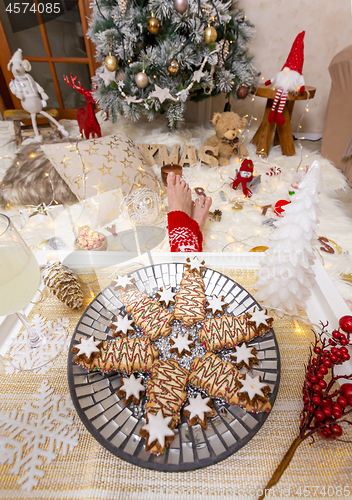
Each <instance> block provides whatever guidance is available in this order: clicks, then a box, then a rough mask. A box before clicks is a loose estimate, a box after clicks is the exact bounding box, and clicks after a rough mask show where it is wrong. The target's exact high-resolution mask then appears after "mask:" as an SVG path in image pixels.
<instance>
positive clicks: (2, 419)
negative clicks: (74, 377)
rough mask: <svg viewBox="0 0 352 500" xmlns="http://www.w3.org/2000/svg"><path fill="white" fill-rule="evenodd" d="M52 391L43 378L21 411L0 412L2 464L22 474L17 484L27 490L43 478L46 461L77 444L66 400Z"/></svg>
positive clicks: (48, 461)
mask: <svg viewBox="0 0 352 500" xmlns="http://www.w3.org/2000/svg"><path fill="white" fill-rule="evenodd" d="M53 392H54V389H52V388H51V387H50V385H49V383H48V381H47V380H44V381H43V382H42V384H41V386H40V388H39V390H38V392H37V393H36V394H34V395H33V400H32V401H31V402H27V403H25V404H24V405H23V406H22V410H20V411H17V410H12V411H11V412H10V413H6V412H1V413H0V432H1V434H0V463H1V464H6V465H9V466H11V468H10V470H9V472H10V474H14V475H20V476H19V478H18V484H19V485H21V487H22V489H24V490H26V491H28V492H29V491H31V490H32V488H34V487H35V486H37V484H38V482H39V480H40V479H41V478H42V477H44V475H45V470H44V469H43V468H42V467H43V465H44V464H45V465H46V464H50V463H51V462H52V461H53V460H54V459H55V458H56V457H57V454H58V453H60V455H66V454H67V452H68V451H72V450H73V449H74V447H75V446H77V444H78V435H77V432H78V430H77V428H76V427H75V426H74V425H73V417H72V416H70V410H69V406H68V404H67V401H66V400H65V399H64V398H63V397H62V396H60V395H54V396H52V395H53ZM66 399H67V398H66Z"/></svg>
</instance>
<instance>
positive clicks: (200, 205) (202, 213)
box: [192, 196, 213, 231]
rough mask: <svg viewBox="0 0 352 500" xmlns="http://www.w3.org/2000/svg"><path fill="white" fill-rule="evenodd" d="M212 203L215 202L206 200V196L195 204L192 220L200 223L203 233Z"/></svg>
mask: <svg viewBox="0 0 352 500" xmlns="http://www.w3.org/2000/svg"><path fill="white" fill-rule="evenodd" d="M212 202H213V200H212V199H211V198H204V196H202V197H201V198H197V199H196V201H195V202H194V205H193V210H192V219H194V220H195V221H196V222H198V225H199V228H200V230H201V231H203V228H204V225H205V221H206V220H207V217H208V214H209V208H210V207H211V204H212Z"/></svg>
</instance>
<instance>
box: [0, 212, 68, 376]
mask: <svg viewBox="0 0 352 500" xmlns="http://www.w3.org/2000/svg"><path fill="white" fill-rule="evenodd" d="M39 284H40V269H39V266H38V263H37V261H36V259H35V257H34V255H33V253H32V252H31V250H30V249H29V248H28V247H27V245H26V244H25V242H24V241H23V239H22V238H21V236H20V235H19V233H18V232H17V230H16V228H15V226H14V225H13V223H12V222H11V220H10V219H9V217H7V215H4V214H0V316H5V315H8V314H12V313H16V314H17V317H18V318H19V319H20V321H21V322H22V324H23V326H24V328H25V331H26V333H27V341H26V343H25V344H24V345H23V346H20V349H21V350H22V351H21V356H20V357H17V356H14V355H12V354H11V350H12V346H10V349H9V351H8V354H7V355H6V356H5V359H6V360H8V361H9V363H10V364H11V365H12V366H13V367H14V368H16V369H18V370H25V371H26V370H35V369H38V368H41V367H42V366H44V365H46V364H48V363H50V361H52V360H53V359H54V358H55V357H56V356H57V355H58V354H59V353H60V352H61V351H62V349H63V347H64V344H65V341H66V339H64V340H63V341H62V345H60V344H58V343H57V342H55V345H50V350H47V351H45V355H43V352H40V351H41V350H43V351H44V350H45V346H46V341H47V339H46V338H45V336H43V335H41V334H38V332H37V331H36V330H35V329H34V328H33V327H32V326H31V325H30V323H29V321H28V319H27V317H26V315H25V314H24V311H23V309H24V308H25V307H26V306H27V305H28V304H29V302H30V301H31V299H33V297H34V295H35V293H36V291H37V289H38V287H39ZM21 311H22V312H21ZM26 351H27V352H26ZM23 354H24V355H23Z"/></svg>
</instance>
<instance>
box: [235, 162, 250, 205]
mask: <svg viewBox="0 0 352 500" xmlns="http://www.w3.org/2000/svg"><path fill="white" fill-rule="evenodd" d="M253 167H254V165H253V162H252V160H243V162H242V164H241V168H240V170H239V172H237V175H236V179H234V180H233V179H232V180H233V183H232V189H236V188H238V186H239V185H240V184H241V185H242V191H243V194H244V195H245V196H247V198H250V197H251V196H252V191H251V190H250V189H249V188H248V186H247V184H248V183H250V182H251V181H252V180H253Z"/></svg>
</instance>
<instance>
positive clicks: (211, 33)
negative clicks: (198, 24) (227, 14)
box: [204, 24, 218, 45]
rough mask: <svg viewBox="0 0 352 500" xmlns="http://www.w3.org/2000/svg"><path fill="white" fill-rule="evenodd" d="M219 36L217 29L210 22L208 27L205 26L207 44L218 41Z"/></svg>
mask: <svg viewBox="0 0 352 500" xmlns="http://www.w3.org/2000/svg"><path fill="white" fill-rule="evenodd" d="M217 37H218V33H217V31H216V29H215V28H214V27H213V26H210V24H208V27H207V28H205V31H204V41H205V43H206V44H207V45H209V44H210V43H213V42H216V39H217Z"/></svg>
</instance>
